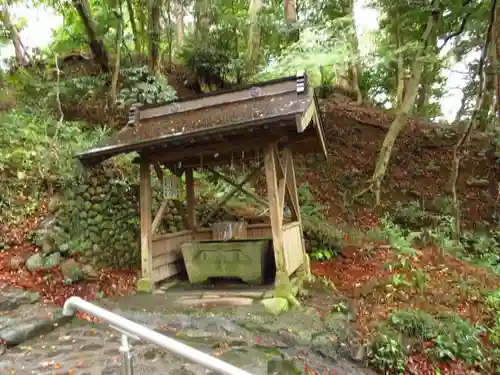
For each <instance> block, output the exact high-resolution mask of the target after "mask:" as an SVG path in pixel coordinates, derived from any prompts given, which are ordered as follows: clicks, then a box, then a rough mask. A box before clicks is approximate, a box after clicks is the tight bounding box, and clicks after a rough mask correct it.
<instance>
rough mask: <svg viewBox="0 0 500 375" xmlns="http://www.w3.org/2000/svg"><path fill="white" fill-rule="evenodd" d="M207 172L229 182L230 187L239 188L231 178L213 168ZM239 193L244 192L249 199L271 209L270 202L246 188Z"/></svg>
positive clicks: (240, 189)
mask: <svg viewBox="0 0 500 375" xmlns="http://www.w3.org/2000/svg"><path fill="white" fill-rule="evenodd" d="M207 170H208V171H209V172H210V173H212V174H213V175H214V176H215V177H217V178H220V179H221V180H224V181H225V182H227V183H228V184H229V185H231V186H232V187H238V184H237V183H236V182H234V181H232V180H231V179H230V178H228V177H227V176H224V175H223V174H222V173H219V172H217V171H216V170H214V169H212V168H207ZM239 191H240V192H242V193H243V194H245V195H247V196H248V197H250V198H252V199H254V200H255V201H256V202H257V203H260V204H261V205H262V206H264V207H266V208H267V207H269V202H267V201H266V200H265V199H264V198H261V197H259V196H258V195H257V194H254V193H252V192H250V191H248V190H246V189H245V188H243V187H241V188H239Z"/></svg>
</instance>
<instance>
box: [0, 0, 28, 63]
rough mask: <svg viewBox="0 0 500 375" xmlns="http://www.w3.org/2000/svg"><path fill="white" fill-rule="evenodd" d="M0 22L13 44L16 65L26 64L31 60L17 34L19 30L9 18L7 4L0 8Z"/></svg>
mask: <svg viewBox="0 0 500 375" xmlns="http://www.w3.org/2000/svg"><path fill="white" fill-rule="evenodd" d="M0 22H2V23H3V24H4V26H5V28H6V29H7V30H8V31H9V36H10V40H11V42H12V45H13V46H14V52H15V55H16V63H17V64H18V66H25V65H27V64H28V63H29V62H30V61H31V58H30V56H29V55H28V53H27V52H26V49H25V48H24V45H23V42H22V41H21V36H20V35H19V30H17V27H16V25H14V23H13V22H12V21H11V19H10V14H9V10H8V9H7V5H4V8H3V9H0Z"/></svg>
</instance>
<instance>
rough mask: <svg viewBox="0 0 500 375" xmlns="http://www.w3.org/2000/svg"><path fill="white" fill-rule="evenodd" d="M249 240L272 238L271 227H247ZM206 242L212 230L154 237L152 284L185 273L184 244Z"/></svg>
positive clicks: (263, 225) (209, 238)
mask: <svg viewBox="0 0 500 375" xmlns="http://www.w3.org/2000/svg"><path fill="white" fill-rule="evenodd" d="M292 224H293V223H292ZM297 224H298V223H297ZM247 238H271V226H270V225H269V224H253V225H249V226H248V227H247ZM204 240H205V241H207V240H212V229H210V228H203V229H201V230H198V231H196V232H193V231H191V230H184V231H181V232H177V233H168V234H163V235H159V236H154V237H153V239H152V242H153V244H152V253H153V254H152V258H153V276H152V279H153V280H152V282H153V283H158V282H160V281H163V280H165V279H168V278H170V277H172V276H175V275H177V274H179V273H181V272H182V271H184V269H185V267H184V262H183V260H182V253H181V246H182V244H184V243H186V242H191V241H204Z"/></svg>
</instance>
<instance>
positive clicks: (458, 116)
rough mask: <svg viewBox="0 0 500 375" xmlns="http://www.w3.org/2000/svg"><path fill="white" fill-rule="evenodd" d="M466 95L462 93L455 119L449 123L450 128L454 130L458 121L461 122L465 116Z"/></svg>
mask: <svg viewBox="0 0 500 375" xmlns="http://www.w3.org/2000/svg"><path fill="white" fill-rule="evenodd" d="M467 99H468V98H467V94H466V93H465V92H463V95H462V100H461V101H460V108H458V111H457V114H456V115H455V119H454V120H453V122H452V123H451V126H452V127H454V128H456V127H457V126H458V124H459V123H460V121H461V120H462V117H464V115H465V107H466V105H467Z"/></svg>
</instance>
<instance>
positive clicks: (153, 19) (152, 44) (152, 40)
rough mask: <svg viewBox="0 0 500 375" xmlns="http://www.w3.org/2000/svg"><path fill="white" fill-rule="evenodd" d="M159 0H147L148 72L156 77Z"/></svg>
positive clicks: (158, 43) (158, 60) (158, 61)
mask: <svg viewBox="0 0 500 375" xmlns="http://www.w3.org/2000/svg"><path fill="white" fill-rule="evenodd" d="M161 7H162V3H161V0H149V20H148V31H149V61H148V62H149V65H148V66H149V74H150V75H151V76H153V77H156V76H157V75H158V74H159V72H160V14H161Z"/></svg>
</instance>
